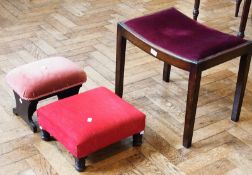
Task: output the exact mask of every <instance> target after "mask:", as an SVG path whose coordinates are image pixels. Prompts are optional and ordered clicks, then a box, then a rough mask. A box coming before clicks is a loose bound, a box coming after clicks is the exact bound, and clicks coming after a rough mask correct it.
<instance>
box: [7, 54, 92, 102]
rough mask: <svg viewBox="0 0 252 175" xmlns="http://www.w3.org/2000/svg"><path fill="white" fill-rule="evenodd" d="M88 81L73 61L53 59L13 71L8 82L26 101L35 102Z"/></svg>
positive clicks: (61, 58) (9, 74)
mask: <svg viewBox="0 0 252 175" xmlns="http://www.w3.org/2000/svg"><path fill="white" fill-rule="evenodd" d="M86 80H87V76H86V73H85V72H84V71H83V70H82V69H81V68H80V67H79V66H77V65H76V64H74V63H73V62H72V61H70V60H68V59H66V58H63V57H51V58H47V59H43V60H39V61H36V62H33V63H29V64H25V65H22V66H20V67H17V68H15V69H13V70H11V71H10V72H9V73H8V74H7V76H6V81H7V83H8V84H9V85H10V86H11V88H12V89H13V90H14V91H15V92H16V93H17V94H18V95H19V96H20V97H21V98H23V99H25V100H35V99H38V98H41V97H44V96H47V95H50V94H53V93H56V92H59V91H62V90H65V89H68V88H71V87H74V86H77V85H81V84H82V83H84V82H85V81H86Z"/></svg>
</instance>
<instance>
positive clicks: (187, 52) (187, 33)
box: [124, 8, 245, 61]
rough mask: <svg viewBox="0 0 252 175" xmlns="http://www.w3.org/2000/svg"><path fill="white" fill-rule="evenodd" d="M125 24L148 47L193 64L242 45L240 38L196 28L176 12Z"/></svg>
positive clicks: (185, 17)
mask: <svg viewBox="0 0 252 175" xmlns="http://www.w3.org/2000/svg"><path fill="white" fill-rule="evenodd" d="M124 24H125V25H126V26H127V27H128V28H129V29H130V30H132V31H133V32H135V33H136V34H137V35H139V36H141V37H142V38H143V39H145V40H147V41H149V42H150V43H153V44H154V45H156V46H158V47H161V48H163V49H165V50H168V51H170V52H172V53H173V54H176V55H178V56H180V57H183V58H185V59H188V60H192V61H199V60H201V59H203V58H205V57H207V56H210V55H213V54H216V53H218V52H220V51H223V50H226V49H230V48H232V47H235V46H237V45H239V44H242V43H244V42H245V40H243V39H241V38H239V37H236V36H232V35H229V34H225V33H222V32H219V31H217V30H214V29H211V28H208V27H206V26H204V25H202V24H199V23H198V22H196V21H194V20H192V19H190V18H189V17H187V16H185V15H184V14H182V13H181V12H179V11H178V10H176V9H175V8H170V9H167V10H163V11H160V12H157V13H154V14H151V15H147V16H143V17H139V18H135V19H132V20H129V21H126V22H124Z"/></svg>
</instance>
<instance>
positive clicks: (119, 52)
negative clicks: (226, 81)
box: [115, 4, 252, 148]
mask: <svg viewBox="0 0 252 175" xmlns="http://www.w3.org/2000/svg"><path fill="white" fill-rule="evenodd" d="M197 5H199V4H196V10H195V11H194V14H195V15H196V16H197V13H198V11H197ZM127 40H128V41H130V42H131V43H133V44H134V45H135V46H137V47H139V48H140V49H142V50H143V51H145V52H146V53H148V54H150V55H152V54H151V49H154V50H155V51H156V53H157V54H155V57H156V58H157V59H159V60H161V61H164V69H163V80H164V81H166V82H169V79H170V71H171V65H172V66H175V67H178V68H180V69H183V70H186V71H189V73H190V75H189V84H188V94H187V102H186V114H185V125H184V134H183V146H184V147H186V148H189V147H190V146H191V144H192V136H193V128H194V122H195V115H196V109H197V102H198V96H199V89H200V81H201V75H202V71H204V70H207V69H209V68H212V67H214V66H217V65H219V64H222V63H224V62H226V61H229V60H231V59H234V58H236V57H239V56H241V58H240V67H239V72H238V79H237V85H236V92H235V98H234V104H233V112H232V117H231V119H232V120H233V121H238V120H239V116H240V111H241V106H242V101H243V97H244V92H245V88H246V83H247V77H248V72H249V66H250V61H251V54H252V42H250V41H248V42H245V43H244V44H241V45H239V46H237V47H235V48H232V49H228V50H225V51H222V52H219V53H217V54H215V55H211V56H209V57H206V58H204V59H201V60H199V61H190V60H188V59H186V58H183V57H180V56H178V55H175V54H173V53H170V52H169V51H167V50H164V49H162V48H160V47H158V46H156V45H154V44H152V43H150V42H148V41H146V40H145V39H144V38H141V36H139V35H138V34H136V33H135V32H134V31H131V29H129V28H128V27H127V26H126V25H125V24H124V23H123V22H122V23H118V25H117V44H116V78H115V79H116V80H115V93H116V94H117V95H118V96H119V97H122V96H123V82H124V67H125V52H126V42H127ZM152 56H154V55H152Z"/></svg>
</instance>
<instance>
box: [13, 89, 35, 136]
mask: <svg viewBox="0 0 252 175" xmlns="http://www.w3.org/2000/svg"><path fill="white" fill-rule="evenodd" d="M14 96H15V100H16V108H13V113H14V114H15V115H18V116H20V117H22V118H23V120H24V121H25V122H26V123H27V124H28V125H29V127H30V128H31V130H32V131H33V132H34V133H35V132H37V126H36V124H35V123H34V121H33V120H32V116H33V113H34V112H35V111H36V109H37V104H38V101H37V100H34V101H28V100H24V99H22V98H20V96H19V95H18V94H17V93H16V92H15V91H14Z"/></svg>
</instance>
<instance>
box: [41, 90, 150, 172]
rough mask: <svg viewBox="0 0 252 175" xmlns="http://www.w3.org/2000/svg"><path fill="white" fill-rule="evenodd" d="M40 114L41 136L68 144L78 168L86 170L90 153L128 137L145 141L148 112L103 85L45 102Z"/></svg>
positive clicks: (137, 144)
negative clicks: (143, 138)
mask: <svg viewBox="0 0 252 175" xmlns="http://www.w3.org/2000/svg"><path fill="white" fill-rule="evenodd" d="M37 115H38V122H39V125H40V127H41V138H42V139H43V140H45V141H50V140H52V138H55V139H56V140H57V141H59V142H60V143H61V144H62V145H64V146H65V148H66V149H67V150H68V151H69V152H70V153H71V154H72V155H73V156H74V157H75V168H76V170H77V171H84V169H85V159H86V158H87V156H88V155H90V154H91V153H93V152H96V151H97V150H99V149H101V148H104V147H106V146H108V145H111V144H113V143H115V142H118V141H120V140H122V139H124V138H127V137H130V136H133V146H140V145H141V144H142V134H143V131H144V128H145V115H144V114H143V113H142V112H140V111H139V110H137V109H136V108H135V107H133V106H132V105H130V104H129V103H127V102H126V101H124V100H123V99H121V98H119V97H118V96H116V95H115V94H114V93H113V92H111V91H110V90H108V89H106V88H103V87H100V88H96V89H93V90H90V91H87V92H84V93H81V94H78V95H75V96H72V97H68V98H65V99H62V100H59V101H56V102H53V103H51V104H48V105H46V106H43V107H41V108H39V109H38V110H37Z"/></svg>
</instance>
